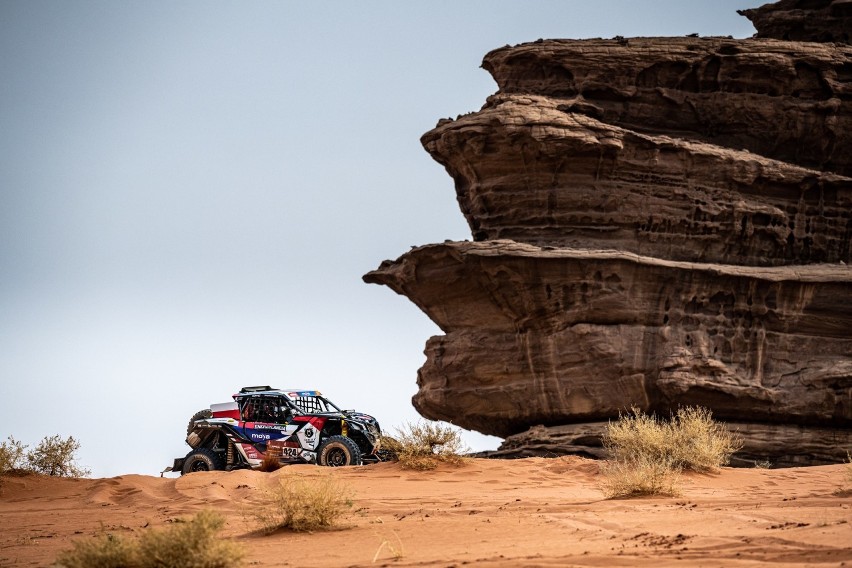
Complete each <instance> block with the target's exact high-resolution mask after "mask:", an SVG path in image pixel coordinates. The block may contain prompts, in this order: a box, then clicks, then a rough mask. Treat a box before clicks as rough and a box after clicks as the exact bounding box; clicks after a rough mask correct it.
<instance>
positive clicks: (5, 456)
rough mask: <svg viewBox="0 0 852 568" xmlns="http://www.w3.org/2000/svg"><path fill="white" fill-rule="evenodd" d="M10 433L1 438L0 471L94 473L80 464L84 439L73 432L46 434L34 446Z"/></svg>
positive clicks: (81, 475)
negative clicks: (31, 446) (4, 438)
mask: <svg viewBox="0 0 852 568" xmlns="http://www.w3.org/2000/svg"><path fill="white" fill-rule="evenodd" d="M28 447H29V446H27V445H26V444H23V443H21V442H19V441H18V440H15V439H14V438H13V437H12V436H9V437H8V438H7V440H6V441H5V442H0V475H4V474H8V473H13V472H33V473H41V474H43V475H52V476H56V477H85V476H87V475H89V473H91V472H90V471H89V470H88V469H85V468H82V467H80V466H78V465H77V450H79V449H80V442H78V441H77V440H75V439H74V437H73V436H68V438H65V439H63V438H62V437H61V436H59V435H58V434H56V435H54V436H45V437H44V438H43V439H42V440H41V442H39V443H38V445H37V446H36V447H35V448H33V449H32V450H29V449H28Z"/></svg>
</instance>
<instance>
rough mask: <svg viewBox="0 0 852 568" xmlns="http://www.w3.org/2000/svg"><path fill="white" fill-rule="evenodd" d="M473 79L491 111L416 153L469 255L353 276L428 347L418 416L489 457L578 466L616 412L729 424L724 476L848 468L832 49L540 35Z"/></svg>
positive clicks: (850, 189)
mask: <svg viewBox="0 0 852 568" xmlns="http://www.w3.org/2000/svg"><path fill="white" fill-rule="evenodd" d="M782 4H783V3H782ZM788 4H789V3H788ZM788 7H789V6H788ZM761 10H762V9H761ZM761 14H762V15H761ZM761 14H757V15H755V14H750V15H749V17H751V18H752V19H754V20H757V19H759V18H765V17H766V14H765V13H763V12H762V13H761ZM768 25H769V24H767V26H768ZM770 27H771V26H770ZM772 33H775V32H772ZM483 67H485V68H486V69H487V70H488V71H489V72H491V74H492V75H493V76H494V78H495V80H496V82H497V84H498V86H499V88H500V90H499V92H498V93H497V94H495V95H494V96H492V97H490V98H489V100H488V101H487V103H486V105H485V106H484V107H483V108H482V110H480V111H479V112H477V113H473V114H469V115H465V116H463V117H459V118H458V119H457V120H442V121H440V122H439V123H438V126H437V127H436V128H435V129H434V130H432V131H430V132H429V133H427V134H425V135H424V136H423V139H422V141H423V144H424V147H425V148H426V149H427V151H429V153H430V154H431V155H432V156H433V157H434V158H435V159H436V160H437V161H438V162H440V163H441V164H443V165H444V166H445V167H446V169H447V171H448V173H449V174H450V175H451V176H452V178H453V179H454V181H455V187H456V195H457V199H458V202H459V205H460V208H461V210H462V213H463V214H464V215H465V217H466V219H467V221H468V223H469V225H470V227H471V232H472V235H473V237H474V241H475V242H461V243H458V242H456V243H454V242H446V243H444V244H440V245H427V246H424V247H419V248H416V249H414V250H412V251H410V252H409V253H407V254H405V255H403V256H402V257H401V258H400V259H398V260H396V261H393V262H390V261H386V262H385V263H382V265H381V266H380V267H379V268H378V269H377V270H375V271H373V272H371V273H369V274H367V275H366V276H365V277H364V278H365V280H366V281H367V282H372V283H379V284H384V285H387V286H389V287H391V288H392V289H393V290H394V291H396V292H398V293H400V294H404V295H406V296H407V297H409V298H410V299H411V300H412V301H413V302H414V303H415V304H416V305H418V306H419V307H420V308H421V309H422V310H423V311H424V312H425V313H426V314H427V315H428V316H429V317H430V318H431V319H432V320H433V321H435V322H436V323H437V324H438V325H439V326H440V328H441V329H442V330H443V331H444V333H445V335H443V336H438V337H433V338H431V339H430V340H429V341H428V343H427V346H426V356H427V360H426V363H425V364H424V366H423V367H422V368H421V369H420V371H419V373H418V385H419V392H418V393H417V394H416V395H415V397H414V399H413V402H414V405H415V407H416V408H417V409H418V410H419V411H420V412H421V414H423V415H424V416H426V417H428V418H433V419H442V420H448V421H450V422H453V423H455V424H458V425H460V426H462V427H465V428H469V429H475V430H478V431H480V432H484V433H487V434H494V435H498V436H502V437H505V438H506V442H505V443H504V445H503V447H502V448H501V451H500V452H499V453H501V454H503V455H545V454H560V453H586V454H589V455H597V454H599V453H600V441H599V438H600V433H601V432H602V430H603V428H604V426H605V424H606V423H607V421H608V420H611V419H613V418H617V417H618V415H619V413H621V412H623V411H625V410H626V409H629V408H631V407H633V408H639V409H641V410H645V411H648V412H657V413H663V414H665V413H667V412H670V411H671V410H673V409H675V408H677V407H678V406H682V405H701V406H707V407H709V408H711V409H712V410H713V412H714V415H715V416H716V417H718V418H721V419H724V420H726V421H729V422H731V423H737V424H739V427H740V430H741V434H742V435H743V437H744V440H745V443H746V445H745V448H744V450H743V452H742V453H741V455H740V456H739V458H738V459H739V460H740V462H741V463H743V462H748V461H749V460H751V459H758V458H769V459H771V460H772V461H774V462H775V463H777V464H780V465H791V464H802V463H825V462H830V461H836V460H841V459H843V458H845V455H846V454H845V449H846V447H848V444H847V443H848V442H851V441H852V436H850V432H852V302H850V300H852V269H850V268H849V266H847V263H849V262H852V178H850V177H849V176H850V175H852V163H850V160H852V137H850V136H849V132H850V127H852V102H850V101H852V71H850V70H852V48H850V47H849V46H846V45H840V44H818V43H803V42H791V41H777V40H771V39H755V40H731V39H727V38H706V39H705V38H642V39H633V38H630V39H624V38H617V39H614V40H582V41H570V40H555V41H538V42H535V43H531V44H523V45H520V46H515V47H506V48H501V49H498V50H495V51H492V52H491V53H489V54H488V55H487V56H486V57H485V61H484V62H483ZM829 434H830V435H831V436H830V437H829V438H826V436H827V435H829ZM827 439H829V440H831V442H827V441H826V440H827ZM833 442H837V443H836V444H833Z"/></svg>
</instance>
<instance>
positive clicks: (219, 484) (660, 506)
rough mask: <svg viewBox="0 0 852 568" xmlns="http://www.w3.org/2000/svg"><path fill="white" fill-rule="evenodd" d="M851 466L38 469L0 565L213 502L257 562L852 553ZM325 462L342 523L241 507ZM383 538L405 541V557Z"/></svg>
mask: <svg viewBox="0 0 852 568" xmlns="http://www.w3.org/2000/svg"><path fill="white" fill-rule="evenodd" d="M847 468H848V466H824V467H811V468H795V469H781V470H760V469H724V470H722V471H721V472H720V473H718V474H713V475H696V474H691V475H687V476H685V477H684V479H683V484H682V485H683V489H682V494H681V495H680V496H678V497H653V498H638V499H620V500H606V499H604V498H603V495H602V493H601V492H600V490H599V489H598V482H599V474H598V466H597V463H595V462H594V461H590V460H584V459H581V458H575V457H565V458H558V459H542V458H531V459H523V460H514V461H501V460H470V461H469V462H468V463H467V464H465V465H463V466H461V467H458V468H455V467H449V466H444V467H442V468H440V469H438V470H436V471H431V472H412V471H406V470H402V469H400V467H399V465H398V464H392V463H385V464H377V465H371V466H365V467H356V468H341V469H336V470H330V469H327V468H319V467H314V466H292V467H288V468H284V469H282V470H280V471H278V472H275V473H271V474H267V473H260V472H254V471H236V472H231V473H224V472H212V473H196V474H192V475H188V476H184V477H180V478H177V479H168V478H159V477H148V476H142V475H123V476H120V477H114V478H111V479H57V478H48V477H42V476H36V475H27V476H23V477H11V478H7V479H6V480H5V481H4V482H3V484H2V488H0V522H1V523H2V533H0V566H4V567H5V566H49V565H50V564H51V563H52V562H53V560H54V558H55V557H56V554H57V553H58V552H59V551H61V550H63V549H66V548H69V547H70V543H71V541H72V540H73V539H75V538H81V537H85V536H87V535H92V534H95V533H97V532H98V531H99V530H107V531H111V532H117V533H122V534H128V535H129V534H133V533H136V534H140V533H141V532H142V531H145V530H146V529H147V528H149V527H158V526H164V525H166V524H168V523H169V522H171V521H173V520H174V519H176V518H178V517H181V516H185V515H191V514H193V513H195V512H197V511H199V510H202V509H205V508H210V509H214V510H217V511H220V512H221V513H223V514H224V515H225V516H226V517H227V520H228V522H227V526H226V530H225V535H226V536H228V537H233V538H236V539H237V540H239V541H241V542H242V544H243V545H244V547H245V549H246V550H247V551H248V557H247V560H246V561H245V564H246V565H256V566H297V565H299V566H302V565H309V566H381V565H394V566H453V565H455V566H460V565H463V564H476V565H477V566H566V565H578V566H643V565H647V566H651V565H653V566H655V567H656V566H668V565H696V566H750V565H756V564H764V563H771V564H781V563H783V564H788V565H811V566H819V565H827V566H840V565H843V563H844V562H845V563H846V564H847V565H852V491H847V492H845V493H844V492H839V491H838V490H839V488H841V487H842V486H843V485H844V483H847V484H848V482H847V477H846V476H847ZM329 474H331V475H336V476H338V478H339V479H340V481H342V482H343V483H345V484H346V485H348V486H350V487H351V489H352V490H353V491H354V493H355V499H354V501H355V505H354V507H353V510H352V513H351V514H350V515H349V516H348V517H347V518H346V520H345V522H344V528H342V529H340V530H334V531H329V532H319V533H314V534H297V533H287V532H279V533H276V534H273V535H271V536H261V535H259V534H257V533H256V532H255V526H254V525H253V523H252V521H251V520H250V519H249V518H247V517H246V516H245V515H244V511H245V509H246V508H247V507H250V503H251V502H252V501H254V500H256V499H258V498H259V496H260V495H261V494H262V492H261V489H262V488H263V487H265V486H266V485H267V484H269V483H270V482H272V481H274V480H275V478H276V477H278V476H281V475H299V476H306V477H316V476H323V475H329ZM384 540H388V541H390V542H393V543H394V545H395V546H396V547H399V546H400V543H402V548H403V556H402V557H401V558H399V559H394V557H393V555H392V553H391V550H390V549H389V548H388V547H387V546H384V547H382V542H383V541H384ZM380 547H381V551H380V554H379V558H378V559H377V560H376V562H375V563H374V562H373V559H374V557H375V555H376V552H377V551H378V550H379V549H380Z"/></svg>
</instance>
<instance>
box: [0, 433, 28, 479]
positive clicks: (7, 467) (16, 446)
mask: <svg viewBox="0 0 852 568" xmlns="http://www.w3.org/2000/svg"><path fill="white" fill-rule="evenodd" d="M26 455H27V446H26V445H25V444H22V443H21V442H19V441H18V440H16V439H15V438H13V437H12V436H9V437H8V438H7V439H6V441H5V442H0V475H3V474H4V473H9V472H11V471H16V470H21V469H24V468H25V466H26Z"/></svg>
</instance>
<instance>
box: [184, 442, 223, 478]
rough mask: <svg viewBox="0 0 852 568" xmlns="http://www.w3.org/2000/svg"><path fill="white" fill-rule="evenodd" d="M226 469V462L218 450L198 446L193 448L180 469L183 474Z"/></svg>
mask: <svg viewBox="0 0 852 568" xmlns="http://www.w3.org/2000/svg"><path fill="white" fill-rule="evenodd" d="M222 469H225V463H224V462H223V461H222V458H221V456H219V455H217V454H216V452H214V451H213V450H210V449H207V448H198V449H197V450H192V451H191V452H189V453H188V454H186V457H185V458H184V460H183V468H181V470H180V474H181V475H186V474H187V473H195V472H196V471H218V470H222Z"/></svg>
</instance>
